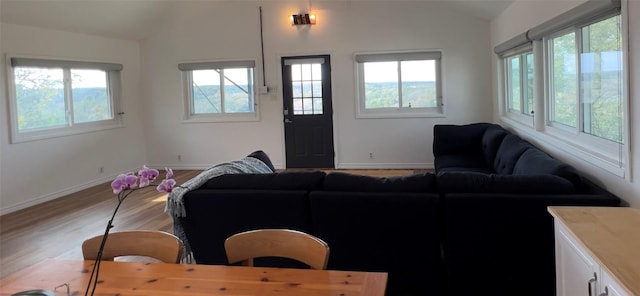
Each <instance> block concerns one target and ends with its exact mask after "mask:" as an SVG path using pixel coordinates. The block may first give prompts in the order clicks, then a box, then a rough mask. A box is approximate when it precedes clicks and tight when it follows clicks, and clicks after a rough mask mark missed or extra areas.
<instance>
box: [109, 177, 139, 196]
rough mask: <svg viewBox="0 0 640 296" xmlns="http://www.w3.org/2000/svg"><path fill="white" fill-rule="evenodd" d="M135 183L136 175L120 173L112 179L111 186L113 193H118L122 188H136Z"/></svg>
mask: <svg viewBox="0 0 640 296" xmlns="http://www.w3.org/2000/svg"><path fill="white" fill-rule="evenodd" d="M137 183H138V177H136V176H135V175H134V174H131V173H129V174H126V175H125V174H120V175H118V177H116V179H115V180H113V182H111V188H112V189H113V193H114V194H118V193H120V192H122V191H123V190H126V189H133V188H136V184H137Z"/></svg>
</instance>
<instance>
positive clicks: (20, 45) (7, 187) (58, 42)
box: [0, 24, 146, 214]
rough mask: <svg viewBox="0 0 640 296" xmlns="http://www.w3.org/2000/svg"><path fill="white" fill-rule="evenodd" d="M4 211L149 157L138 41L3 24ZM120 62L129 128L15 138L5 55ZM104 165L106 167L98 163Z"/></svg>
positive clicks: (0, 179) (0, 136)
mask: <svg viewBox="0 0 640 296" xmlns="http://www.w3.org/2000/svg"><path fill="white" fill-rule="evenodd" d="M0 52H1V53H2V58H1V59H0V60H1V63H2V64H1V67H0V68H1V70H0V89H2V91H1V92H0V101H1V102H2V103H0V118H1V120H0V151H2V165H1V167H0V203H1V204H0V214H4V213H7V212H11V211H15V210H18V209H20V208H24V207H26V206H30V205H33V204H35V203H39V202H43V201H46V200H50V199H53V198H56V197H60V196H62V195H65V194H69V193H71V192H75V191H78V190H80V189H83V188H86V187H89V186H92V185H96V184H99V183H103V182H107V181H109V180H111V178H112V177H113V176H114V175H115V174H117V173H120V172H123V171H129V170H132V169H135V168H138V167H140V166H141V165H142V164H144V163H145V160H146V159H145V153H144V145H143V141H144V140H143V138H142V124H141V120H140V119H139V112H141V111H142V109H141V108H140V87H139V80H140V58H139V54H140V47H139V45H138V43H136V42H130V41H122V40H116V39H108V38H101V37H95V36H89V35H81V34H73V33H67V32H61V31H53V30H47V29H41V28H33V27H25V26H17V25H11V24H2V25H1V26H0ZM7 54H11V55H23V56H41V57H52V58H55V57H59V58H67V59H81V60H95V61H108V62H116V63H121V64H123V66H124V70H123V71H122V100H123V105H124V111H125V112H126V115H125V118H124V122H125V125H126V127H125V128H118V129H112V130H107V131H101V132H95V133H86V134H81V135H75V136H66V137H58V138H53V139H47V140H38V141H30V142H23V143H16V144H11V143H10V140H9V130H10V128H9V112H8V110H7V108H8V103H7V91H6V89H7V87H6V72H5V69H6V65H5V63H6V61H5V55H7ZM100 167H104V173H102V174H100V173H99V168H100Z"/></svg>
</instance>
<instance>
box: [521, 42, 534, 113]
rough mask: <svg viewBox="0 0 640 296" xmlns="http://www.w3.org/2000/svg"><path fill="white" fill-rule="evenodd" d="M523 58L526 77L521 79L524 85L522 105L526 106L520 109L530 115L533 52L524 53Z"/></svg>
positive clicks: (531, 109)
mask: <svg viewBox="0 0 640 296" xmlns="http://www.w3.org/2000/svg"><path fill="white" fill-rule="evenodd" d="M524 59H525V71H526V72H525V74H526V79H524V81H523V84H524V85H523V87H524V98H523V99H524V105H525V106H526V109H525V110H522V113H524V114H525V115H531V111H533V87H534V85H533V53H532V52H530V53H526V54H524Z"/></svg>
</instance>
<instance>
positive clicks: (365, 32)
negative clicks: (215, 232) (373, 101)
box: [0, 1, 492, 215]
mask: <svg viewBox="0 0 640 296" xmlns="http://www.w3.org/2000/svg"><path fill="white" fill-rule="evenodd" d="M173 4H174V5H175V9H173V10H172V12H171V14H170V15H169V16H168V17H167V18H166V20H165V22H164V23H163V25H161V26H159V27H158V28H157V32H156V33H155V34H154V35H152V36H150V37H149V38H148V39H146V40H145V41H142V42H141V43H138V42H132V41H124V40H118V39H110V38H102V37H97V36H90V35H82V34H76V33H68V32H61V31H54V30H49V29H45V28H33V27H25V26H18V25H12V24H6V23H3V24H1V26H0V30H1V31H0V33H1V34H0V36H1V38H0V51H1V52H2V54H7V53H10V54H15V55H35V56H48V57H62V58H71V59H73V58H77V59H87V60H100V61H109V62H117V63H122V64H123V65H124V70H123V72H122V81H123V103H124V111H125V112H126V115H125V124H126V127H125V128H119V129H114V130H108V131H102V132H96V133H86V134H81V135H75V136H67V137H60V138H54V139H48V140H39V141H31V142H25V143H19V144H10V143H9V130H10V129H9V126H8V123H9V119H8V111H7V106H8V104H7V97H6V96H7V94H6V91H4V90H6V79H5V73H4V70H5V69H6V65H4V63H5V61H4V58H3V59H2V61H1V63H2V71H0V73H1V74H0V75H1V76H0V86H2V90H3V91H2V93H1V94H0V98H1V99H2V104H0V118H1V119H2V120H1V121H0V122H1V123H0V124H1V126H0V151H2V156H1V160H0V161H1V162H2V163H1V169H0V215H1V214H4V213H8V212H11V211H14V210H17V209H20V208H23V207H26V206H29V205H32V204H35V203H38V202H42V201H45V200H49V199H53V198H56V197H59V196H62V195H65V194H68V193H71V192H75V191H77V190H80V189H83V188H86V187H89V186H92V185H95V184H99V183H102V182H107V181H110V180H111V179H112V178H113V177H114V175H115V174H117V173H120V172H124V171H130V170H134V169H137V168H139V167H140V166H141V165H142V164H145V163H146V164H148V165H150V166H154V167H163V166H170V167H172V168H175V169H180V168H204V167H207V166H210V165H212V164H215V163H219V162H223V161H229V160H233V159H237V158H239V157H242V156H244V155H246V154H248V153H250V152H252V151H253V150H256V149H262V150H265V151H266V152H267V153H268V154H269V156H270V157H271V158H272V159H273V161H274V164H275V165H276V166H277V167H280V168H282V167H284V137H283V124H282V87H281V74H280V57H282V56H291V55H311V54H330V55H331V62H332V67H333V69H332V73H333V77H332V84H333V107H334V133H335V143H336V154H337V162H336V165H337V166H338V167H341V168H394V167H402V168H406V167H431V166H432V165H433V153H432V149H431V147H432V141H431V139H432V137H433V135H432V129H433V125H434V124H437V123H454V124H464V123H470V122H478V121H491V119H492V107H491V75H488V73H491V52H490V42H489V38H490V30H489V22H487V21H484V20H480V19H477V18H473V17H469V16H468V15H466V14H462V13H459V12H456V11H453V10H450V9H448V8H443V7H440V6H438V3H437V2H431V1H428V2H424V3H419V2H412V1H402V2H398V3H396V2H395V1H385V2H381V1H371V2H370V1H362V2H360V1H356V2H352V1H327V2H316V1H314V3H313V5H314V6H313V10H314V11H315V13H316V14H317V16H318V24H317V25H315V26H313V27H311V28H309V27H306V28H299V27H292V26H291V25H290V24H289V23H288V16H289V15H291V14H294V13H299V12H303V11H305V10H306V9H307V7H306V5H307V4H308V3H306V2H305V3H302V4H301V2H299V1H277V2H276V1H233V2H232V1H220V2H218V1H216V2H212V1H176V2H174V3H173ZM260 5H262V6H263V17H264V37H265V45H264V46H265V64H266V82H267V84H268V85H269V86H271V87H274V88H275V89H276V91H275V92H273V93H271V94H268V95H263V96H261V97H260V98H259V101H258V103H259V105H260V106H259V108H260V120H259V121H255V122H243V123H200V124H185V123H183V122H182V113H183V99H182V88H181V79H180V72H179V71H178V69H177V65H178V63H180V62H184V61H193V60H225V59H256V60H257V61H258V65H260V60H259V59H260V42H259V13H258V7H259V6H260ZM420 49H442V50H443V75H444V76H443V78H444V79H443V80H444V91H443V93H444V103H445V109H446V114H447V116H446V117H445V118H422V119H356V118H355V109H354V107H355V74H354V70H355V65H354V61H353V54H354V52H361V51H388V50H420ZM256 72H257V73H258V76H259V79H258V82H259V83H261V82H262V78H261V77H260V76H261V72H262V71H261V69H260V67H259V66H258V68H257V71H256ZM369 152H373V153H374V155H375V158H374V159H369ZM178 155H181V160H180V161H179V160H178ZM100 167H104V170H105V172H104V173H102V174H100V173H99V168H100Z"/></svg>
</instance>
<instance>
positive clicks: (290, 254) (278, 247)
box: [224, 229, 329, 269]
mask: <svg viewBox="0 0 640 296" xmlns="http://www.w3.org/2000/svg"><path fill="white" fill-rule="evenodd" d="M224 248H225V251H226V253H227V260H228V261H229V264H234V263H238V262H240V263H241V264H242V265H246V266H253V259H254V258H261V257H282V258H288V259H294V260H296V261H300V262H302V263H304V264H306V265H309V267H310V268H311V269H326V268H327V261H328V260H329V246H328V245H327V243H325V242H324V241H323V240H321V239H319V238H317V237H315V236H313V235H310V234H307V233H304V232H300V231H296V230H289V229H259V230H250V231H245V232H241V233H237V234H234V235H232V236H230V237H228V238H227V239H226V240H225V242H224Z"/></svg>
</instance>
